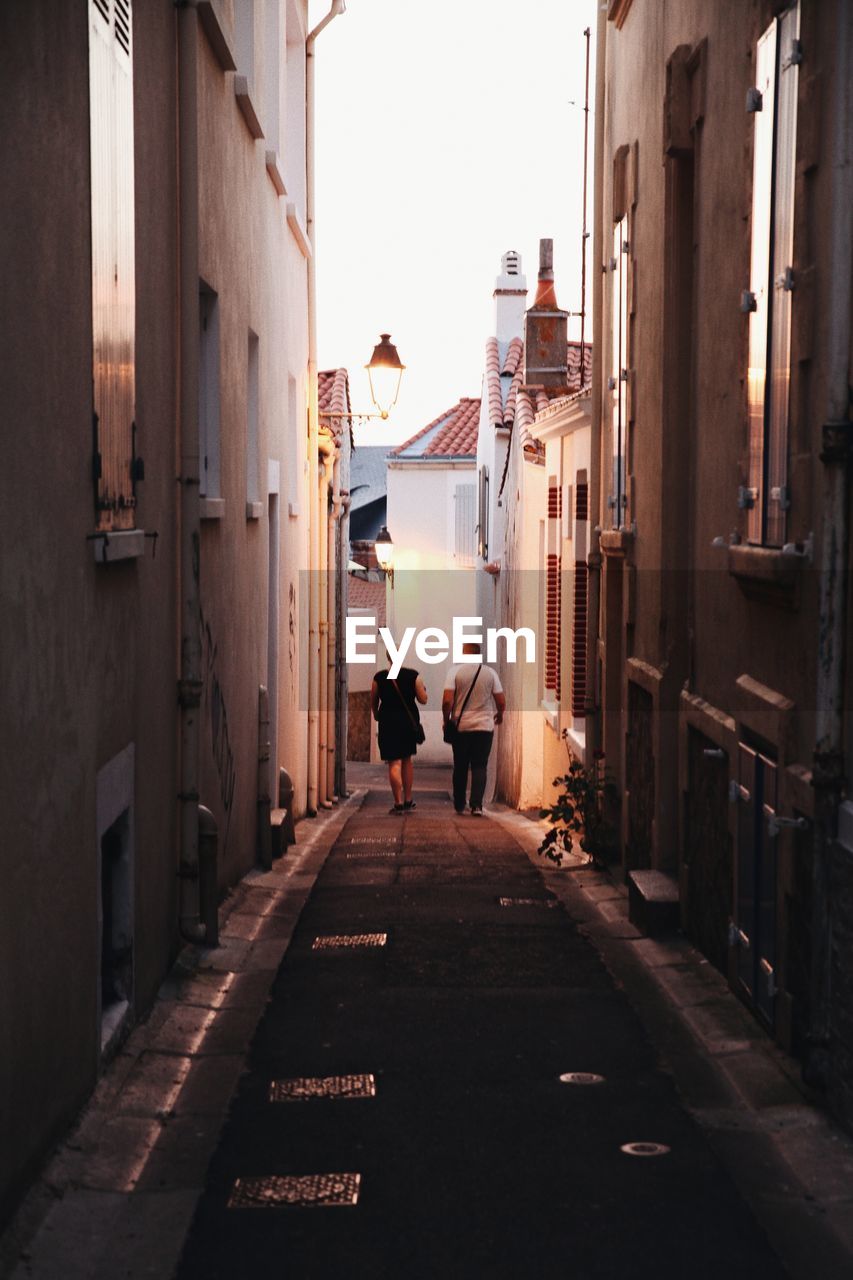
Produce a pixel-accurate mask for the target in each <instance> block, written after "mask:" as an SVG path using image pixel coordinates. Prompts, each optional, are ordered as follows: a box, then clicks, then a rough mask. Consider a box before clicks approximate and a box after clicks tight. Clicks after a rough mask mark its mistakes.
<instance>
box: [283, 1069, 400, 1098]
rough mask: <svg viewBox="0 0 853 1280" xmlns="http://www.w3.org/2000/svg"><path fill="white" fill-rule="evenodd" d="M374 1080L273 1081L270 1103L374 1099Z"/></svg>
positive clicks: (311, 1078)
mask: <svg viewBox="0 0 853 1280" xmlns="http://www.w3.org/2000/svg"><path fill="white" fill-rule="evenodd" d="M375 1097H376V1080H375V1078H374V1077H373V1076H371V1075H362V1076H299V1077H296V1078H294V1079H292V1080H273V1082H272V1084H271V1085H270V1102H308V1101H310V1100H311V1099H312V1098H375Z"/></svg>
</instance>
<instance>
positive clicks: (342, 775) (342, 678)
mask: <svg viewBox="0 0 853 1280" xmlns="http://www.w3.org/2000/svg"><path fill="white" fill-rule="evenodd" d="M347 461H348V459H347ZM344 479H345V481H346V485H347V492H345V493H344V494H343V497H342V502H341V518H340V520H339V521H338V572H337V581H336V599H335V608H336V610H337V614H336V617H337V635H336V641H337V644H336V653H335V661H336V662H337V667H338V679H337V683H336V685H335V746H336V751H335V790H336V792H337V794H338V795H339V796H340V797H341V799H342V800H344V799H346V796H347V716H348V712H349V706H348V701H349V689H348V672H347V664H346V655H345V653H344V630H345V627H346V610H347V581H348V580H347V571H346V565H347V562H348V561H349V511H350V495H349V492H348V489H349V483H350V480H349V467H347V471H346V474H345V476H344Z"/></svg>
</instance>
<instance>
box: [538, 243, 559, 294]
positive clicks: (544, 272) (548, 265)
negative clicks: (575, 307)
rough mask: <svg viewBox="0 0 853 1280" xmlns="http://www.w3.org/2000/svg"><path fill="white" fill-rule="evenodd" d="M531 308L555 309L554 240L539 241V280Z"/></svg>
mask: <svg viewBox="0 0 853 1280" xmlns="http://www.w3.org/2000/svg"><path fill="white" fill-rule="evenodd" d="M533 309H536V310H545V311H557V310H558V307H557V294H556V291H555V289H554V241H553V240H540V241H539V280H538V282H537V285H536V297H535V298H534V299H533Z"/></svg>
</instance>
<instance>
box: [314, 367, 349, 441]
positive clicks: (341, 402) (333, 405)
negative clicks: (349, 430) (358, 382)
mask: <svg viewBox="0 0 853 1280" xmlns="http://www.w3.org/2000/svg"><path fill="white" fill-rule="evenodd" d="M317 399H318V409H319V411H320V413H349V412H350V399H349V375H348V374H347V371H346V369H324V370H322V372H320V373H318V374H317ZM349 425H350V423H349V419H347V418H326V419H325V420H323V419H321V421H320V430H321V431H325V432H326V434H327V435H332V436H339V435H340V433H341V431H342V430H343V429H344V428H345V427H349Z"/></svg>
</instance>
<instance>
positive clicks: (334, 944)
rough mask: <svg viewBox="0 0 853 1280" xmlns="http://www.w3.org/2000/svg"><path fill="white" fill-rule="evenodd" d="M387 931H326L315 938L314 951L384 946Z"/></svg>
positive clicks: (386, 939)
mask: <svg viewBox="0 0 853 1280" xmlns="http://www.w3.org/2000/svg"><path fill="white" fill-rule="evenodd" d="M387 941H388V934H387V933H326V934H320V935H319V937H316V938H315V939H314V943H313V946H312V948H311V949H312V951H336V950H339V949H343V948H351V947H384V946H385V944H386V942H387Z"/></svg>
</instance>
